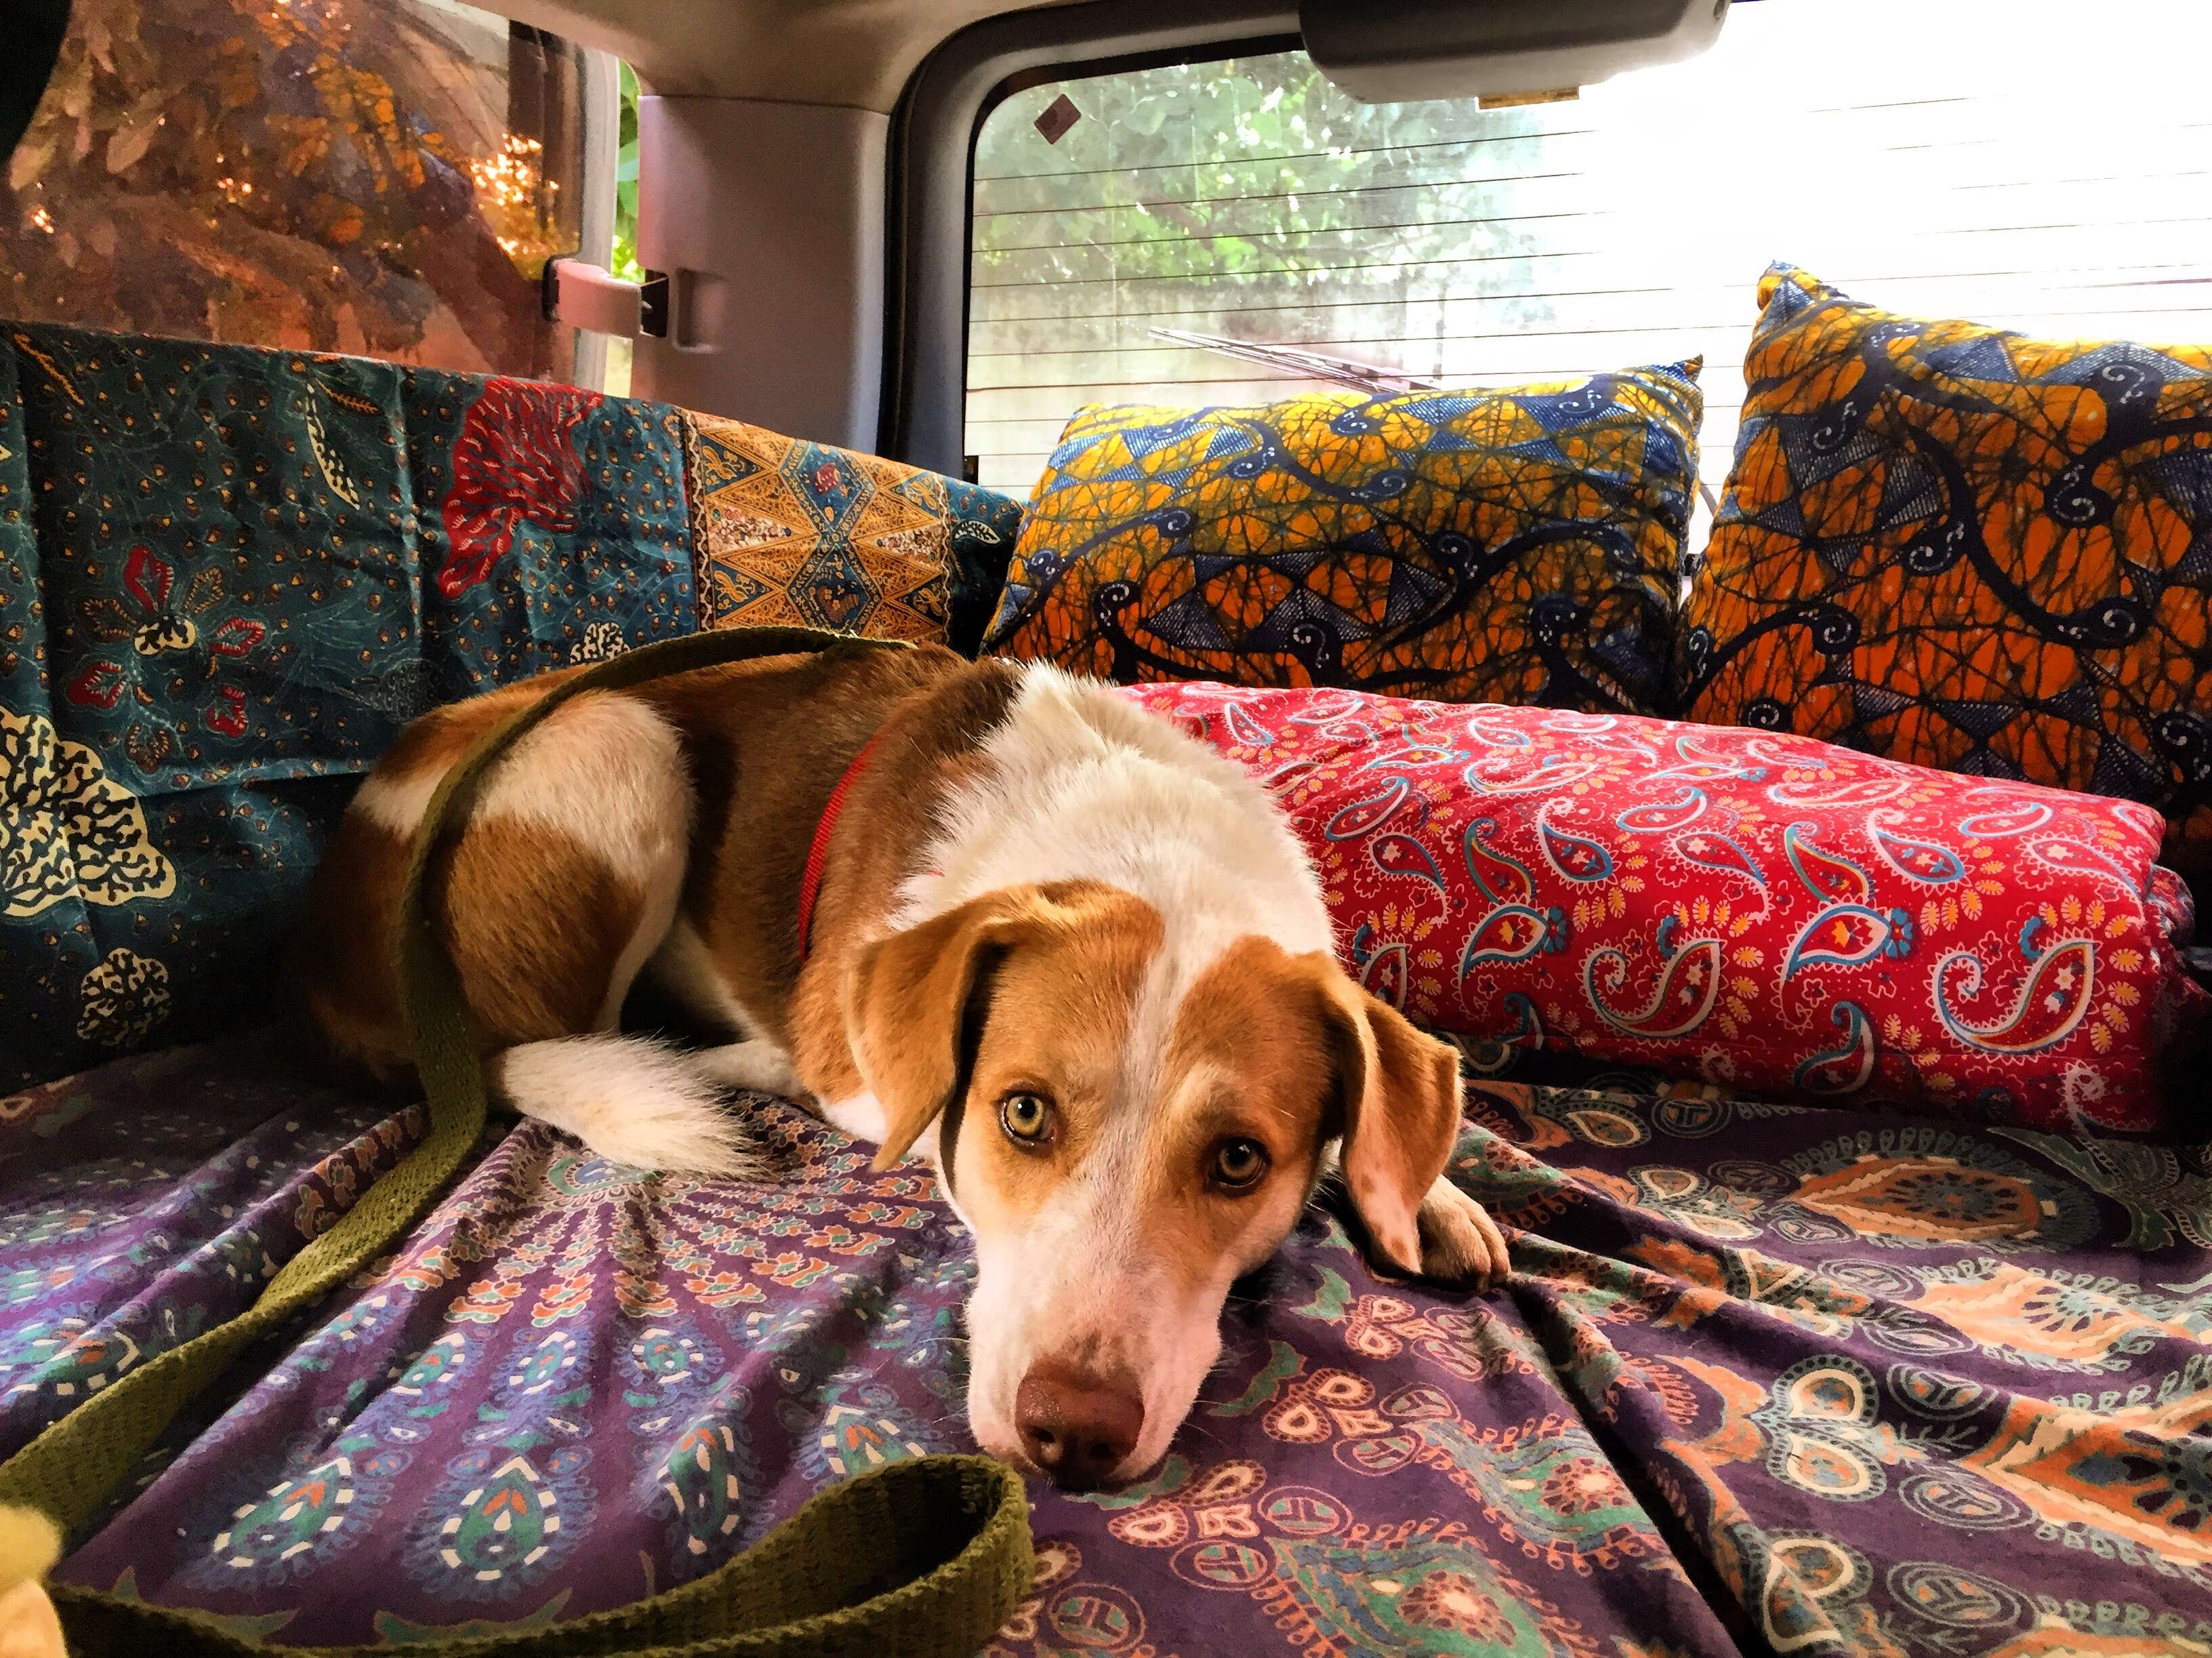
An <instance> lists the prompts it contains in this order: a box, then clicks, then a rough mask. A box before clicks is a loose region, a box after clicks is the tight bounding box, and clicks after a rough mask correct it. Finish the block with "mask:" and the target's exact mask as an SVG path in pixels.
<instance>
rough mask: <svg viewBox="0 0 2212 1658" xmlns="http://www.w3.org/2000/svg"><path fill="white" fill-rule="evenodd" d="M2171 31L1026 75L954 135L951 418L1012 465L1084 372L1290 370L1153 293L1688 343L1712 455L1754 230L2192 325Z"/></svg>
mask: <svg viewBox="0 0 2212 1658" xmlns="http://www.w3.org/2000/svg"><path fill="white" fill-rule="evenodd" d="M2208 46H2212V7H2208V6H2206V5H2204V4H2203V0H2112V3H2108V4H2105V5H2101V6H2095V7H2087V8H2084V7H2082V6H2081V5H2079V4H2078V3H2075V0H1944V3H1942V4H1934V3H1929V0H1758V3H1755V4H1746V3H1738V4H1737V5H1736V6H1735V8H1734V9H1732V11H1731V13H1730V15H1729V20H1728V22H1727V25H1726V27H1724V28H1723V31H1722V34H1721V38H1720V40H1719V43H1718V44H1717V46H1716V47H1715V48H1714V49H1713V51H1712V52H1710V53H1708V54H1706V55H1705V56H1704V57H1702V58H1697V59H1694V60H1692V62H1690V63H1686V64H1677V65H1673V66H1670V67H1668V68H1663V69H1657V70H1646V71H1644V72H1641V73H1638V74H1633V75H1628V76H1622V77H1620V79H1618V80H1615V81H1613V82H1607V83H1605V84H1603V85H1601V86H1597V87H1593V88H1589V90H1587V91H1586V92H1584V93H1583V95H1582V96H1581V97H1580V98H1579V99H1577V100H1576V101H1571V102H1565V103H1554V104H1542V105H1532V106H1525V107H1518V108H1505V109H1498V110H1492V111H1484V110H1481V109H1480V108H1478V107H1476V106H1475V104H1474V102H1473V101H1467V102H1463V103H1421V104H1403V105H1396V106H1380V107H1365V106H1362V105H1359V104H1357V103H1354V102H1353V101H1352V100H1351V99H1350V98H1349V97H1347V96H1346V95H1345V94H1342V93H1340V92H1339V91H1337V90H1336V89H1335V88H1334V87H1332V86H1330V85H1329V83H1328V82H1327V81H1325V80H1323V79H1322V77H1321V76H1320V75H1319V74H1318V73H1317V72H1316V70H1315V69H1314V68H1313V65H1312V64H1311V62H1310V60H1309V59H1308V58H1305V57H1304V54H1302V53H1296V52H1293V53H1286V54H1284V55H1282V56H1278V57H1267V58H1251V59H1247V60H1243V61H1238V62H1231V63H1215V64H1192V65H1187V66H1178V67H1171V68H1164V69H1152V70H1142V71H1139V72H1135V73H1131V74H1123V75H1114V76H1101V77H1097V78H1093V79H1085V80H1076V81H1067V82H1060V83H1059V84H1056V85H1045V86H1039V87H1036V88H1030V89H1028V90H1025V91H1024V92H1021V93H1019V94H1016V95H1014V96H1013V97H1012V98H1009V99H1008V100H1007V101H1006V102H1004V103H1003V104H1001V105H1000V107H998V108H997V109H996V110H995V111H994V112H993V113H992V114H991V116H990V117H989V119H987V121H986V123H985V125H984V127H983V130H982V132H981V136H980V140H979V143H978V145H977V149H976V158H975V225H974V248H975V259H974V265H973V283H974V287H973V291H972V293H971V296H970V306H969V316H970V326H969V359H968V387H969V389H968V402H967V413H968V426H967V431H968V441H967V448H968V450H969V453H970V454H974V455H975V456H976V457H977V459H978V461H979V465H980V475H981V479H982V480H983V481H984V482H985V483H987V484H991V485H996V486H998V487H1000V488H1003V489H1010V490H1015V491H1021V490H1025V489H1027V488H1028V487H1029V485H1030V484H1032V483H1033V482H1034V481H1035V479H1036V476H1037V474H1038V472H1039V471H1040V469H1041V468H1042V466H1043V464H1044V458H1045V455H1046V454H1047V452H1048V450H1049V449H1050V448H1052V446H1053V443H1054V439H1055V438H1056V437H1057V436H1058V434H1059V432H1060V427H1061V425H1062V424H1064V423H1065V422H1066V418H1067V417H1068V416H1069V415H1070V414H1071V413H1073V411H1075V410H1076V409H1077V408H1078V407H1079V406H1080V405H1084V404H1085V403H1090V402H1096V401H1111V402H1133V401H1146V402H1162V403H1170V404H1206V403H1214V404H1218V403H1244V402H1255V401H1265V400H1267V399H1272V398H1275V397H1279V396H1282V395H1285V394H1287V393H1291V392H1294V391H1296V390H1297V389H1299V388H1300V387H1302V386H1307V385H1311V384H1314V383H1316V382H1314V381H1311V380H1310V379H1303V378H1301V377H1300V376H1299V375H1296V374H1294V373H1291V372H1287V371H1284V370H1280V369H1273V368H1269V367H1267V366H1264V365H1261V364H1255V363H1249V362H1244V361H1239V360H1237V359H1236V358H1234V357H1228V356H1225V355H1223V354H1221V353H1219V352H1218V351H1216V350H1207V349H1202V348H1194V347H1192V346H1190V345H1188V344H1178V343H1176V342H1172V341H1170V340H1167V339H1164V338H1161V337H1160V336H1159V334H1158V332H1156V331H1158V330H1160V329H1173V330H1179V331H1182V332H1192V333H1202V334H1207V335H1213V336H1219V337H1225V338H1231V339H1233V340H1239V341H1253V342H1259V343H1261V344H1273V345H1286V344H1287V345H1297V346H1300V347H1304V348H1306V349H1308V350H1316V351H1324V352H1328V353H1330V354H1332V355H1334V356H1335V357H1346V358H1352V359H1356V360H1358V361H1360V362H1364V363H1371V364H1377V365H1383V366H1387V367H1389V368H1392V369H1399V370H1401V371H1404V372H1405V373H1407V374H1408V375H1416V376H1422V377H1425V378H1429V379H1433V380H1436V381H1442V382H1443V383H1446V384H1449V385H1455V386H1470V385H1495V384H1510V383H1511V382H1514V381H1523V380H1528V379H1532V378H1537V377H1553V376H1571V375H1581V374H1585V373H1589V372H1593V371H1596V370H1601V369H1617V368H1623V367H1626V366H1629V365H1631V364H1633V363H1653V362H1666V361H1671V360H1674V359H1676V358H1680V357H1688V356H1691V355H1693V354H1697V353H1703V354H1704V356H1705V364H1706V367H1705V389H1706V394H1707V399H1708V402H1707V414H1706V417H1705V429H1704V438H1703V448H1704V472H1705V478H1706V479H1707V480H1708V481H1709V482H1710V483H1711V484H1712V485H1713V486H1714V487H1715V488H1716V489H1717V488H1718V486H1719V484H1720V481H1721V479H1723V478H1724V477H1725V475H1726V473H1727V471H1728V466H1729V458H1730V454H1731V452H1732V450H1733V448H1734V443H1735V424H1736V411H1737V409H1738V407H1739V406H1740V405H1741V401H1742V396H1743V389H1742V388H1743V375H1742V363H1743V353H1744V350H1745V346H1746V344H1747V339H1748V337H1749V334H1750V330H1751V325H1752V320H1753V308H1754V301H1753V294H1754V290H1755V285H1756V283H1757V280H1758V277H1759V272H1760V271H1762V270H1764V269H1765V266H1766V265H1767V264H1768V263H1769V262H1770V261H1771V260H1774V259H1789V260H1791V261H1793V262H1795V263H1796V264H1799V265H1804V266H1806V267H1807V268H1808V269H1810V270H1812V271H1814V272H1815V273H1816V274H1818V275H1820V277H1824V278H1826V280H1828V281H1830V282H1832V283H1837V284H1838V285H1839V286H1841V287H1843V288H1844V290H1846V291H1848V292H1850V293H1851V294H1852V295H1853V296H1855V297H1859V298H1863V299H1865V300H1867V301H1868V302H1871V303H1875V304H1878V305H1881V306H1884V307H1887V308H1891V309H1894V310H1900V311H1907V312H1916V313H1918V314H1930V315H1937V316H1960V317H1967V318H1971V319H1972V320H1977V321H1984V322H1989V323H1993V324H1997V325H2000V326H2007V327H2013V328H2018V329H2021V330H2023V331H2027V332H2037V333H2041V334H2045V335H2051V336H2056V337H2059V338H2092V337H2096V336H2101V335H2119V336H2125V337H2129V338H2142V339H2154V340H2164V341H2168V342H2172V341H2192V340H2194V341H2204V340H2212V215H2208V214H2206V213H2205V212H2204V210H2203V192H2204V188H2205V185H2206V182H2207V180H2208V177H2212V117H2208V116H2207V115H2206V113H2204V110H2203V107H2202V105H2201V104H2200V102H2199V101H2197V100H2195V99H2193V98H2191V97H2190V96H2189V95H2188V94H2187V92H2186V90H2185V88H2183V87H2182V86H2181V84H2180V83H2179V82H2172V81H2170V80H2169V79H2168V78H2166V77H2164V76H2161V75H2160V73H2159V72H2158V66H2159V65H2160V64H2187V63H2192V62H2197V61H2199V60H2200V58H2201V56H2202V54H2203V51H2204V49H2205V48H2206V47H2208ZM1063 100H1065V101H1066V102H1065V103H1064V104H1063V103H1062V101H1063ZM1056 106H1057V107H1056ZM1070 114H1073V115H1075V116H1076V117H1078V119H1075V120H1074V122H1073V125H1068V120H1067V118H1068V116H1069V115H1070ZM1055 133H1057V134H1058V135H1059V136H1058V138H1057V142H1054V141H1053V138H1052V137H1051V135H1053V134H1055Z"/></svg>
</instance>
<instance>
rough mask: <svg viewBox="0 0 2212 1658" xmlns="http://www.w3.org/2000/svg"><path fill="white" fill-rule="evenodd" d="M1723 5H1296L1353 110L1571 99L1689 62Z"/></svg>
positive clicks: (1710, 34)
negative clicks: (1444, 101)
mask: <svg viewBox="0 0 2212 1658" xmlns="http://www.w3.org/2000/svg"><path fill="white" fill-rule="evenodd" d="M1728 9H1729V0H1300V4H1299V7H1298V27H1299V30H1300V32H1301V33H1302V34H1304V36H1305V46H1306V51H1307V52H1308V53H1309V54H1310V55H1311V57H1312V58H1313V60H1314V62H1315V64H1316V65H1318V66H1319V68H1320V70H1321V71H1322V74H1324V75H1326V76H1328V78H1329V79H1330V80H1331V81H1334V82H1335V83H1336V84H1337V85H1338V86H1340V87H1341V88H1344V90H1345V91H1346V92H1348V93H1350V94H1352V96H1353V97H1354V98H1357V99H1358V100H1359V101H1361V102H1362V103H1368V104H1393V103H1405V102H1410V101H1416V100H1420V99H1428V98H1479V99H1480V100H1482V101H1483V102H1485V103H1486V104H1493V105H1494V104H1500V103H1522V102H1534V101H1542V100H1545V99H1547V98H1553V97H1571V96H1572V95H1573V94H1575V92H1576V91H1577V89H1579V88H1583V87H1586V86H1593V85H1595V84H1596V83H1597V82H1600V81H1604V80H1608V79H1610V78H1611V77H1613V76H1615V75H1619V74H1620V73H1622V72H1623V71H1624V70H1632V69H1646V68H1649V67H1650V66H1651V65H1653V64H1671V63H1674V62H1677V61H1679V60H1680V59H1681V58H1693V57H1695V56H1696V55H1697V54H1698V53H1699V52H1703V51H1705V48H1706V47H1708V46H1711V45H1712V43H1713V42H1714V41H1715V40H1717V39H1719V37H1720V32H1721V24H1722V22H1723V21H1724V20H1725V19H1726V18H1727V16H1728Z"/></svg>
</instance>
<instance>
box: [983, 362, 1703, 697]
mask: <svg viewBox="0 0 2212 1658" xmlns="http://www.w3.org/2000/svg"><path fill="white" fill-rule="evenodd" d="M1698 367H1699V365H1698V364H1697V363H1677V364H1674V365H1672V366H1671V367H1668V368H1659V369H1631V370H1629V371H1627V372H1626V373H1622V374H1617V375H1595V376H1593V377H1592V378H1590V379H1588V380H1583V381H1566V382H1562V383H1559V384H1556V385H1542V386H1528V387H1515V388H1511V389H1509V390H1492V391H1422V392H1411V393H1405V394H1403V395H1401V396H1396V397H1382V398H1377V397H1370V396H1365V395H1363V394H1362V393H1357V392H1349V391H1346V392H1327V393H1317V394H1314V395H1310V396H1305V397H1298V398H1293V399H1290V400H1289V401H1287V402H1285V403H1279V404H1277V405H1273V406H1272V407H1269V408H1264V409H1200V410H1182V409H1160V408H1150V407H1126V408H1092V409H1085V410H1084V411H1081V412H1079V414H1077V416H1076V417H1075V418H1074V419H1073V420H1072V421H1071V422H1069V423H1068V426H1067V429H1066V431H1065V432H1064V433H1063V434H1062V435H1061V437H1060V447H1059V448H1058V449H1057V450H1056V451H1054V455H1053V458H1052V463H1051V466H1050V467H1049V468H1048V471H1047V472H1046V474H1045V477H1044V479H1043V481H1042V483H1041V484H1040V485H1038V486H1037V491H1036V497H1035V498H1034V499H1033V500H1032V501H1031V503H1030V511H1029V514H1028V515H1027V516H1026V518H1025V519H1024V522H1023V527H1022V536H1021V542H1020V545H1019V546H1018V547H1017V548H1016V550H1015V554H1014V559H1013V564H1012V569H1011V570H1009V571H1008V573H1007V579H1006V590H1005V593H1004V594H1003V596H1002V598H1001V600H1000V609H999V613H998V615H997V617H996V619H994V621H993V623H992V626H991V631H990V634H989V636H988V637H987V640H986V647H987V649H994V650H996V651H998V652H1000V653H1001V654H1003V655H1011V656H1017V657H1024V658H1033V659H1040V660H1044V661H1054V662H1057V663H1059V664H1060V666H1061V667H1068V668H1072V669H1076V670H1079V671H1081V672H1085V673H1090V674H1100V675H1103V676H1105V677H1109V678H1112V679H1115V680H1121V681H1124V682H1135V681H1140V680H1228V681H1230V682H1231V683H1236V684H1243V685H1254V686H1306V685H1319V686H1347V687H1352V688H1356V689H1360V690H1366V691H1374V692H1390V693H1395V694H1399V695H1404V696H1417V697H1428V698H1438V699H1442V700H1445V701H1451V702H1510V703H1540V704H1547V705H1549V706H1553V707H1563V708H1577V709H1583V710H1589V711H1592V712H1616V713H1617V712H1630V713H1633V712H1650V711H1655V710H1659V709H1661V708H1662V707H1664V706H1666V705H1667V703H1668V697H1667V685H1668V661H1669V660H1670V658H1671V656H1672V654H1673V649H1674V638H1673V628H1674V594H1675V591H1676V587H1677V583H1678V582H1679V580H1680V568H1681V555H1682V538H1683V534H1684V533H1685V531H1686V528H1687V526H1688V522H1689V515H1690V503H1691V501H1692V491H1694V489H1695V487H1696V477H1697V430H1698V421H1699V416H1700V414H1701V412H1702V411H1703V407H1704V403H1703V399H1702V398H1701V397H1700V395H1699V391H1698V387H1697V383H1696V376H1697V371H1698Z"/></svg>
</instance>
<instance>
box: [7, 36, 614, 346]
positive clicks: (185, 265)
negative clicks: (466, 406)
mask: <svg viewBox="0 0 2212 1658" xmlns="http://www.w3.org/2000/svg"><path fill="white" fill-rule="evenodd" d="M614 122H615V70H614V65H613V64H612V63H611V60H607V59H603V58H599V57H598V56H597V55H596V54H592V53H587V52H584V51H583V50H582V49H581V48H580V47H577V46H572V45H570V44H568V42H566V41H563V40H557V39H556V38H555V37H553V36H551V35H549V34H544V33H543V32H542V31H540V30H537V29H533V28H530V27H525V26H523V25H520V24H511V23H509V22H508V21H507V20H506V19H505V18H503V17H497V16H495V15H492V14H491V13H489V12H486V11H480V10H478V9H476V8H474V7H472V6H466V5H459V4H456V3H453V0H76V7H75V9H74V12H73V15H72V17H71V21H70V32H69V35H68V37H67V40H66V42H65V43H64V46H63V49H62V55H61V60H60V63H59V64H58V67H57V69H56V70H55V73H54V77H53V79H52V82H51V83H50V84H49V85H48V87H47V88H46V95H45V97H44V98H43V100H42V101H40V106H39V109H38V113H37V114H36V115H35V117H34V118H33V122H32V125H31V127H30V130H29V131H28V132H27V134H26V135H25V137H24V138H23V142H22V143H21V146H20V147H19V148H18V149H16V151H15V155H14V157H13V158H12V159H11V161H10V162H9V164H8V168H7V175H6V178H5V180H4V188H0V316H6V317H12V318H16V319H21V320H36V321H54V322H71V323H80V324H82V325H84V326H89V327H98V328H112V329H118V330H124V331H127V332H138V333H150V334H167V335H174V336H179V337H182V338H191V339H206V340H219V341H224V342H229V343H234V344H258V345H274V346H280V347H287V348H291V349H297V350H317V351H349V352H356V353H363V354H366V355H368V356H372V357H388V358H392V359H393V360H395V361H398V362H402V363H418V364H423V365H428V366H433V367H437V368H443V369H468V370H477V371H489V372H493V373H501V374H512V375H528V376H532V377H537V378H548V377H550V378H558V379H568V378H570V377H572V376H573V375H575V373H576V370H577V369H578V366H579V364H578V359H577V342H576V338H575V331H574V330H573V329H568V328H563V327H561V326H558V325H556V324H552V323H549V322H547V321H545V320H544V316H543V314H542V310H541V305H540V302H539V289H538V279H539V277H540V274H541V273H542V271H543V270H544V264H545V260H546V259H547V257H548V256H549V255H551V254H555V253H574V252H577V251H578V250H579V249H580V247H583V245H584V242H585V240H586V234H587V227H588V229H590V230H593V231H596V233H597V235H598V236H599V239H600V242H601V247H600V250H599V253H598V254H597V256H596V257H598V258H599V259H605V240H606V238H608V237H609V236H610V235H611V229H612V217H613V203H614V171H615V143H616V137H615V130H614ZM595 192H596V193H599V194H603V195H604V197H605V202H604V204H599V203H598V202H597V201H596V200H595V199H594V198H595ZM595 209H596V210H595ZM594 221H595V222H594ZM599 355H600V353H599V350H598V349H597V348H596V346H588V347H587V356H588V357H589V358H590V361H588V362H586V363H585V364H584V365H583V366H584V368H585V369H586V373H587V375H596V369H597V361H598V358H599ZM592 383H596V380H595V379H594V380H593V381H592Z"/></svg>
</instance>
